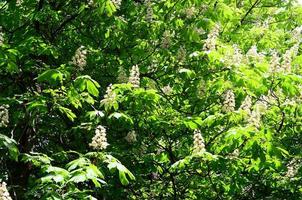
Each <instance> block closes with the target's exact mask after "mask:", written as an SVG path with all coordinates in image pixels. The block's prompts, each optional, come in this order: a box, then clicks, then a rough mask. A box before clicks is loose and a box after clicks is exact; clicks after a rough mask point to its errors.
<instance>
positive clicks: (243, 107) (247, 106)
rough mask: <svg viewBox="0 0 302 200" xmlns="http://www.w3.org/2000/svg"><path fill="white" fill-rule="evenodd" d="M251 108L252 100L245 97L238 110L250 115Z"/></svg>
mask: <svg viewBox="0 0 302 200" xmlns="http://www.w3.org/2000/svg"><path fill="white" fill-rule="evenodd" d="M251 107H252V99H251V97H250V96H249V95H248V96H246V97H245V99H244V101H243V102H242V104H241V106H240V108H239V110H244V111H245V112H247V113H248V114H250V113H251Z"/></svg>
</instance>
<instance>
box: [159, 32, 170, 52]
mask: <svg viewBox="0 0 302 200" xmlns="http://www.w3.org/2000/svg"><path fill="white" fill-rule="evenodd" d="M170 44H171V33H170V31H168V30H166V31H164V33H163V37H162V41H161V47H162V48H164V49H167V48H169V46H170Z"/></svg>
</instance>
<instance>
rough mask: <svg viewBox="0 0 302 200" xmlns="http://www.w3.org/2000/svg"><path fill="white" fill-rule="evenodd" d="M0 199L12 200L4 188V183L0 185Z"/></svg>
mask: <svg viewBox="0 0 302 200" xmlns="http://www.w3.org/2000/svg"><path fill="white" fill-rule="evenodd" d="M0 199H1V200H12V198H11V196H10V194H9V192H8V190H7V188H6V183H5V182H2V183H0Z"/></svg>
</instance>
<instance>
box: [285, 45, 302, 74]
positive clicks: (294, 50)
mask: <svg viewBox="0 0 302 200" xmlns="http://www.w3.org/2000/svg"><path fill="white" fill-rule="evenodd" d="M299 47H300V43H296V44H295V45H294V46H292V47H291V48H290V49H288V50H286V52H285V54H284V55H283V61H282V64H281V66H282V69H283V71H284V72H287V73H290V72H291V67H292V66H291V65H292V58H293V57H295V56H297V54H298V51H299Z"/></svg>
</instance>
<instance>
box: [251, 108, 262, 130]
mask: <svg viewBox="0 0 302 200" xmlns="http://www.w3.org/2000/svg"><path fill="white" fill-rule="evenodd" d="M248 124H249V125H251V126H252V127H255V128H257V129H258V128H260V126H261V113H260V112H259V111H258V110H257V109H256V110H253V111H252V112H251V115H250V117H249V118H248Z"/></svg>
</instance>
